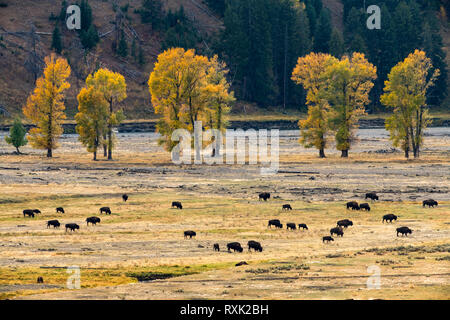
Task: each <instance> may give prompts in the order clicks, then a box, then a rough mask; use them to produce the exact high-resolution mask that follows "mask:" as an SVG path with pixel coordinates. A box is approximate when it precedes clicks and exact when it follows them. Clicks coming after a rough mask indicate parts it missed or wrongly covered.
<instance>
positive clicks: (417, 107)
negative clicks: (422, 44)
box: [381, 50, 439, 158]
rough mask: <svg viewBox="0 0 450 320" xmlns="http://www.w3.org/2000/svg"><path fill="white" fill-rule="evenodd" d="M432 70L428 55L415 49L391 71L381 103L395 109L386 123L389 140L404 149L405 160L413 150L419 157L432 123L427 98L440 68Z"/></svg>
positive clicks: (415, 156) (415, 155)
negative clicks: (425, 132) (424, 133)
mask: <svg viewBox="0 0 450 320" xmlns="http://www.w3.org/2000/svg"><path fill="white" fill-rule="evenodd" d="M432 69H433V65H432V63H431V59H429V58H428V57H427V56H426V54H425V52H424V51H421V50H415V51H414V53H411V54H410V55H408V57H407V58H406V59H405V60H403V61H401V62H399V63H398V64H397V65H396V66H394V67H393V68H392V70H391V72H390V73H389V75H388V80H387V81H386V83H385V87H384V92H385V93H384V94H383V95H382V96H381V103H382V104H384V105H385V106H388V107H391V108H393V109H394V113H393V114H392V116H390V117H389V118H388V119H387V121H386V129H387V130H388V131H389V133H390V139H391V140H392V142H393V144H394V146H400V147H401V148H402V149H403V150H404V152H405V157H406V158H408V157H409V151H410V148H412V150H413V154H414V158H418V157H419V154H420V147H421V146H422V144H423V132H424V130H425V128H426V127H427V125H428V124H429V123H430V119H429V114H428V108H427V104H426V96H427V91H428V89H429V88H430V87H431V86H433V84H434V82H435V80H436V79H437V78H438V77H439V69H434V71H433V72H431V71H432Z"/></svg>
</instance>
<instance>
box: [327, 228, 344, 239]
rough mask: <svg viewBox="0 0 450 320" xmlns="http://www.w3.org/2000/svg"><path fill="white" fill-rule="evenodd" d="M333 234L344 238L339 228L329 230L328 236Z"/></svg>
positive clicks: (342, 231)
mask: <svg viewBox="0 0 450 320" xmlns="http://www.w3.org/2000/svg"><path fill="white" fill-rule="evenodd" d="M333 234H335V235H336V236H341V237H343V236H344V230H343V229H342V228H341V227H334V228H331V229H330V235H331V236H332V235H333Z"/></svg>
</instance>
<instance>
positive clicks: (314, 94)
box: [292, 52, 338, 158]
mask: <svg viewBox="0 0 450 320" xmlns="http://www.w3.org/2000/svg"><path fill="white" fill-rule="evenodd" d="M337 61H338V60H337V59H336V58H335V57H332V56H331V55H329V54H324V53H314V52H312V53H310V54H308V55H306V56H304V57H301V58H299V59H298V61H297V65H296V67H295V68H294V71H293V72H292V80H293V81H294V82H295V83H297V84H301V85H302V86H303V88H304V89H305V90H306V92H307V95H306V104H307V106H308V117H307V119H306V120H300V121H299V127H300V134H301V137H300V140H299V142H300V143H301V144H302V145H303V146H305V148H312V147H315V148H316V149H318V150H319V157H321V158H325V147H326V143H327V135H328V134H329V132H330V125H329V118H330V105H329V103H328V101H327V100H326V99H325V97H324V95H323V90H324V88H325V86H326V84H327V79H326V78H325V77H324V76H323V74H324V72H325V71H326V70H327V67H329V66H330V65H332V64H333V63H336V62H337Z"/></svg>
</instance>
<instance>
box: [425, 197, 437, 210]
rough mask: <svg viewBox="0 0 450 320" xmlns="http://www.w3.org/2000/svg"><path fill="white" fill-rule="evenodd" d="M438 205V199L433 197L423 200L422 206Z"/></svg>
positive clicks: (431, 206)
mask: <svg viewBox="0 0 450 320" xmlns="http://www.w3.org/2000/svg"><path fill="white" fill-rule="evenodd" d="M437 205H438V203H437V201H435V200H433V199H428V200H423V202H422V207H425V206H428V208H434V207H435V206H436V207H437Z"/></svg>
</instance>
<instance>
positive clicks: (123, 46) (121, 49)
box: [117, 31, 128, 57]
mask: <svg viewBox="0 0 450 320" xmlns="http://www.w3.org/2000/svg"><path fill="white" fill-rule="evenodd" d="M117 54H118V55H119V56H121V57H126V56H127V55H128V45H127V41H126V40H125V34H124V32H123V31H122V34H121V36H120V40H119V45H118V46H117Z"/></svg>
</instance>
